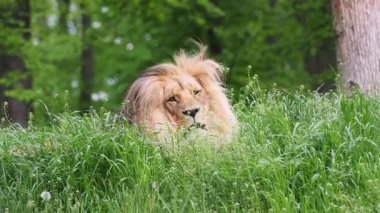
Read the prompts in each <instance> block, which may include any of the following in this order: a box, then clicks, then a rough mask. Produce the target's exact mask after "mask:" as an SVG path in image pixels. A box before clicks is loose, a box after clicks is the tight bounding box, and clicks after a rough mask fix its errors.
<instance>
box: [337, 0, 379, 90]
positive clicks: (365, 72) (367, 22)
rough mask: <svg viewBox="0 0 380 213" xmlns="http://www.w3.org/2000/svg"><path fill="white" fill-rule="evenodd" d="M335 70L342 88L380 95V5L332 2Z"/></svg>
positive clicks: (365, 0)
mask: <svg viewBox="0 0 380 213" xmlns="http://www.w3.org/2000/svg"><path fill="white" fill-rule="evenodd" d="M332 8H333V15H334V31H335V37H336V38H335V39H336V47H337V60H338V67H339V69H340V71H341V73H342V84H343V88H346V89H349V88H351V87H352V86H355V87H358V88H359V89H360V91H362V92H364V93H367V94H368V93H378V92H379V91H380V1H378V0H360V1H353V0H333V1H332Z"/></svg>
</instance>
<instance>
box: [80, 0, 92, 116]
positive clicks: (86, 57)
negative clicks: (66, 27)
mask: <svg viewBox="0 0 380 213" xmlns="http://www.w3.org/2000/svg"><path fill="white" fill-rule="evenodd" d="M81 7H82V45H83V47H82V55H81V57H82V67H81V93H80V108H81V110H82V111H86V110H89V109H90V106H91V92H92V84H93V78H94V68H93V63H94V60H93V50H92V47H91V45H90V42H89V38H88V37H89V36H88V31H87V30H88V29H89V28H90V26H91V17H90V16H89V15H88V14H87V12H86V8H85V6H84V5H81Z"/></svg>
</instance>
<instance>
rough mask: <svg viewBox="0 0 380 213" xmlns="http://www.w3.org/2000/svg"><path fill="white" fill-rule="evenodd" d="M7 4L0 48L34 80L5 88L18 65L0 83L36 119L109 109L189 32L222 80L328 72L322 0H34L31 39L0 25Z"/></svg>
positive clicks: (326, 6) (282, 81)
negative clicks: (28, 104)
mask: <svg viewBox="0 0 380 213" xmlns="http://www.w3.org/2000/svg"><path fill="white" fill-rule="evenodd" d="M9 5H16V4H15V3H13V1H11V0H4V1H1V2H0V9H1V11H4V12H2V13H0V16H1V21H0V24H1V25H0V27H2V29H1V30H0V47H1V50H2V53H9V52H15V53H16V52H17V53H19V54H20V55H22V57H23V61H24V62H25V68H26V69H27V70H28V71H29V73H30V74H31V75H30V76H32V77H33V78H32V85H33V86H32V89H24V88H22V87H17V88H18V89H17V90H15V89H12V90H10V87H8V86H7V85H6V84H8V85H9V84H10V82H15V81H12V79H13V76H14V75H15V74H16V72H9V73H10V75H8V74H7V75H6V76H1V77H0V84H1V85H2V86H3V87H6V88H7V90H6V93H7V94H8V95H12V97H18V98H21V99H22V100H28V101H29V100H33V102H32V103H33V105H32V107H33V114H34V117H35V118H36V120H41V121H43V120H44V119H45V118H46V119H50V118H49V113H46V112H53V113H60V112H64V111H66V110H67V109H70V110H85V109H88V108H89V106H93V107H94V108H99V107H106V108H107V109H108V110H111V111H116V110H117V109H118V108H119V107H120V104H121V100H122V99H123V96H124V93H125V90H126V88H127V87H128V85H129V84H130V83H131V82H132V81H133V80H134V79H135V77H136V76H137V75H138V74H139V72H140V71H141V70H143V69H144V68H145V67H147V66H151V65H153V64H157V63H161V62H166V61H170V60H171V57H172V55H173V53H175V52H177V51H179V49H181V48H182V49H186V50H187V51H195V47H194V45H192V44H191V42H189V40H190V39H196V40H199V41H202V42H203V43H204V44H206V45H208V46H209V52H208V53H209V55H210V56H211V57H213V58H215V59H216V60H218V61H220V62H222V63H223V64H224V65H225V66H226V67H228V68H229V70H230V71H229V72H228V76H227V78H226V79H227V86H228V87H229V88H234V89H235V90H236V91H239V90H240V88H241V87H242V86H245V84H246V83H247V76H248V74H247V72H248V71H249V72H251V74H258V75H259V77H260V82H261V84H262V87H264V88H269V87H272V85H273V83H277V86H278V87H279V88H286V89H289V90H292V89H294V88H297V87H299V85H300V84H303V85H305V87H306V88H308V89H316V88H319V87H320V86H321V85H323V84H324V83H325V82H326V81H329V80H331V79H334V73H333V72H332V70H333V69H334V66H335V61H334V60H333V59H334V57H331V55H334V54H335V49H334V39H333V33H332V31H333V30H332V25H331V22H332V13H331V2H330V1H329V0H320V1H301V0H289V1H276V0H257V1H251V0H241V1H239V2H236V1H229V0H218V1H216V0H195V1H182V0H163V1H160V2H158V1H143V0H134V1H103V0H95V1H83V0H63V1H60V0H41V1H33V2H31V5H30V6H31V8H30V9H31V16H30V21H31V25H30V27H29V28H30V29H29V33H30V38H29V39H28V40H25V39H23V38H22V36H20V34H19V33H20V32H19V31H20V28H15V27H9V25H7V27H3V26H5V24H6V23H9V22H12V20H13V18H12V15H11V14H10V15H7V13H9V12H7V11H12V10H10V9H9V8H10V7H9ZM81 5H82V6H81ZM83 6H84V7H83ZM3 28H4V29H5V30H4V29H3ZM20 38H21V39H20ZM16 43H17V44H16ZM16 47H17V48H16ZM95 55H96V57H94V56H95ZM3 61H5V60H3ZM3 67H4V66H3ZM248 67H249V68H250V69H248ZM94 73H96V75H95V74H94ZM18 79H20V78H18ZM12 85H13V84H12Z"/></svg>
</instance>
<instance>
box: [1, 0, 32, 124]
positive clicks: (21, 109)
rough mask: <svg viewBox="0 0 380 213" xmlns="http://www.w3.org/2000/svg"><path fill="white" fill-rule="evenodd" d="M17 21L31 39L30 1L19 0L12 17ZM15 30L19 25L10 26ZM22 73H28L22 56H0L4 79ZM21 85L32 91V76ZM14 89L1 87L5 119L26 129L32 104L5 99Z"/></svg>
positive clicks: (9, 98)
mask: <svg viewBox="0 0 380 213" xmlns="http://www.w3.org/2000/svg"><path fill="white" fill-rule="evenodd" d="M12 16H13V17H11V18H13V19H14V20H15V21H18V22H20V23H22V25H21V28H22V37H23V39H25V40H29V39H30V35H31V33H30V2H29V0H18V1H17V2H16V6H15V7H14V12H13V15H12ZM9 27H13V28H19V26H18V25H14V26H9ZM14 71H16V72H20V73H22V74H23V75H24V73H26V72H27V68H26V66H25V63H24V60H23V59H22V57H21V56H19V55H15V54H7V53H3V54H0V75H1V76H2V77H3V76H5V75H6V74H7V73H8V72H14ZM19 83H20V85H21V87H22V88H23V89H30V88H31V87H32V79H31V76H29V75H26V77H24V76H23V78H22V79H21V80H20V82H19ZM12 87H14V86H11V87H1V88H0V89H1V91H0V94H1V96H2V98H0V99H1V101H2V103H3V102H4V101H5V102H7V103H8V105H7V106H4V108H3V111H4V114H5V115H4V117H6V119H8V120H10V121H12V122H15V123H18V124H20V125H21V126H23V127H26V126H27V124H28V114H29V111H30V108H31V104H30V103H29V102H25V101H20V100H17V99H16V98H12V97H5V96H4V91H5V90H6V89H12Z"/></svg>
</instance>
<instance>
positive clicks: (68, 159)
mask: <svg viewBox="0 0 380 213" xmlns="http://www.w3.org/2000/svg"><path fill="white" fill-rule="evenodd" d="M252 88H253V89H252ZM235 108H236V109H235V111H236V113H237V115H238V117H239V120H240V135H239V137H238V138H237V139H236V141H234V142H233V143H230V144H227V145H225V146H222V147H217V148H216V147H213V146H211V145H208V144H207V141H202V140H199V141H192V142H191V141H190V142H189V141H188V140H180V141H179V142H178V144H177V145H176V146H174V147H172V148H170V149H161V148H160V147H158V146H156V145H154V143H152V141H150V140H149V139H148V138H146V137H144V136H143V135H142V134H140V133H139V132H138V131H137V130H136V129H135V128H132V127H130V126H126V125H121V124H120V123H117V122H114V121H113V116H112V114H111V113H103V112H99V113H95V112H94V113H91V114H89V115H87V116H85V117H81V116H79V115H76V114H75V113H66V114H63V115H58V116H54V115H50V116H51V120H52V122H51V124H49V125H46V126H41V125H33V124H32V125H31V127H30V128H28V129H21V128H17V127H14V126H13V127H4V128H2V129H1V130H0V131H1V132H0V212H6V211H8V212H41V211H46V212H83V211H89V212H213V211H217V212H233V211H237V212H243V211H244V212H246V211H249V212H379V211H380V147H379V145H380V99H378V98H375V97H366V96H362V95H359V94H354V95H351V96H344V95H341V94H337V93H329V94H325V95H320V94H315V93H312V92H307V91H302V89H301V90H300V91H298V92H294V93H287V92H281V91H279V90H272V91H269V92H268V91H262V90H260V88H258V87H257V86H255V85H254V84H251V85H249V86H247V88H246V91H245V92H244V93H243V95H242V96H241V98H240V101H238V102H237V104H236V105H235ZM43 191H48V192H50V193H51V199H50V200H49V201H43V200H42V198H41V197H40V194H41V193H42V192H43Z"/></svg>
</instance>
